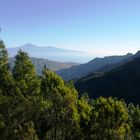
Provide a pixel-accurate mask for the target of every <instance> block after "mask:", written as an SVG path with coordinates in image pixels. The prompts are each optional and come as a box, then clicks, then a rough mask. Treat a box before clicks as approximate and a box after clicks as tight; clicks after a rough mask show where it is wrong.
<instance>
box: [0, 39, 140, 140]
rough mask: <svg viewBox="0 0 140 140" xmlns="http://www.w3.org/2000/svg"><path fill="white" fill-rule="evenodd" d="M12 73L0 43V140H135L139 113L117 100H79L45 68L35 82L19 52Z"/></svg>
mask: <svg viewBox="0 0 140 140" xmlns="http://www.w3.org/2000/svg"><path fill="white" fill-rule="evenodd" d="M15 59H16V60H15V66H14V68H13V72H11V71H10V70H9V67H8V55H7V51H6V49H5V46H4V43H3V42H2V41H0V140H135V139H136V140H137V139H140V107H139V106H138V105H137V106H134V105H133V104H129V105H126V104H125V102H124V101H122V100H118V99H116V98H112V97H109V98H103V97H99V98H97V99H96V100H92V99H89V97H88V96H87V95H83V96H81V97H78V92H77V91H76V90H75V88H74V87H73V85H72V83H71V82H69V83H65V82H64V81H63V80H62V79H61V78H60V77H59V76H57V75H56V74H55V73H54V72H52V71H50V70H49V69H47V68H46V67H44V70H43V71H42V75H41V76H37V74H36V71H35V68H34V66H33V64H32V62H31V60H30V59H29V56H28V55H27V54H26V53H25V52H22V51H19V52H18V54H17V56H16V57H15Z"/></svg>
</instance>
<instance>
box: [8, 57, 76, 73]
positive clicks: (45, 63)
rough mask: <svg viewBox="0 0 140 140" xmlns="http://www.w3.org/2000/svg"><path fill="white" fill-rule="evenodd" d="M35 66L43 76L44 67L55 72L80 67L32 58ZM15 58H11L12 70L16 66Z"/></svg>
mask: <svg viewBox="0 0 140 140" xmlns="http://www.w3.org/2000/svg"><path fill="white" fill-rule="evenodd" d="M30 59H31V61H32V63H33V64H34V66H35V67H36V71H37V73H38V75H41V74H42V69H43V68H44V66H46V67H47V68H49V69H50V70H53V71H58V70H61V69H64V68H70V67H72V66H75V65H78V64H77V63H71V62H67V63H66V62H65V63H64V62H63V63H62V62H56V61H51V60H48V59H43V58H30ZM14 62H15V58H9V64H10V68H11V69H12V68H13V66H14Z"/></svg>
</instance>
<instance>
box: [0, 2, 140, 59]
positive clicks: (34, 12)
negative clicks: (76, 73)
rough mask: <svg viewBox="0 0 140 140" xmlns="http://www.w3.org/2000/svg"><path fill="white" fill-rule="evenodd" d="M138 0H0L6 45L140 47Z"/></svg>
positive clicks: (106, 51) (110, 51) (98, 52)
mask: <svg viewBox="0 0 140 140" xmlns="http://www.w3.org/2000/svg"><path fill="white" fill-rule="evenodd" d="M139 7H140V1H138V0H134V1H132V0H123V1H122V0H117V1H112V0H106V1H104V0H98V1H97V0H96V1H93V0H87V1H84V0H67V1H66V0H41V1H39V0H36V1H34V0H30V1H29V0H10V1H9V0H1V4H0V17H1V21H0V27H1V28H2V32H1V34H0V36H1V38H2V39H3V40H4V42H5V44H6V46H7V47H8V48H9V47H18V46H22V45H24V44H26V43H28V42H30V43H32V44H35V45H38V46H53V47H57V48H62V49H67V50H76V51H84V52H90V53H93V54H94V56H97V57H98V56H108V55H124V54H127V53H136V52H137V51H138V50H139V49H140V40H139V38H140V34H139V32H140V26H139V25H140V18H139V16H140V8H139Z"/></svg>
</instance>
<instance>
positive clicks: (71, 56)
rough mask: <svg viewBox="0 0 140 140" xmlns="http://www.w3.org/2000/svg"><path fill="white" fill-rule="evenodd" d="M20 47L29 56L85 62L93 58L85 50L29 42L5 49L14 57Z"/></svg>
mask: <svg viewBox="0 0 140 140" xmlns="http://www.w3.org/2000/svg"><path fill="white" fill-rule="evenodd" d="M20 49H21V50H23V51H25V52H27V53H28V54H29V55H30V56H31V57H34V58H44V59H49V60H53V61H58V62H75V63H85V62H88V61H90V60H91V59H93V58H94V56H92V55H91V54H88V53H86V52H79V51H73V50H66V49H60V48H55V47H52V46H46V47H40V46H36V45H33V44H31V43H28V44H25V45H23V46H20V47H16V48H8V49H7V50H8V53H9V56H10V57H14V56H15V55H16V54H17V52H18V50H20Z"/></svg>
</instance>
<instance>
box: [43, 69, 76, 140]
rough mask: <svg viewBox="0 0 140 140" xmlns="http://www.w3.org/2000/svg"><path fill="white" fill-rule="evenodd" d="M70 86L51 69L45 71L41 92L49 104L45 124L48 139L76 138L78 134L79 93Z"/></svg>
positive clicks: (45, 133) (45, 135)
mask: <svg viewBox="0 0 140 140" xmlns="http://www.w3.org/2000/svg"><path fill="white" fill-rule="evenodd" d="M70 87H71V86H70ZM70 87H69V86H68V85H66V84H65V83H64V81H63V80H62V79H61V78H60V77H59V76H57V75H56V74H55V73H54V72H52V71H50V70H49V69H45V70H44V71H43V77H42V84H41V89H42V91H41V92H42V94H43V96H44V99H45V100H46V102H47V104H48V106H47V108H46V114H44V118H45V120H44V122H46V125H45V126H43V127H46V129H45V128H44V130H45V132H44V137H46V139H52V140H61V139H63V140H64V139H65V140H67V139H72V137H73V138H74V136H75V134H76V133H75V131H76V128H77V127H75V126H76V123H77V121H78V120H79V115H78V110H77V108H76V104H77V99H78V95H77V92H76V90H75V89H73V88H72V89H71V88H70ZM44 122H43V123H44ZM44 124H45V123H44Z"/></svg>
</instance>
